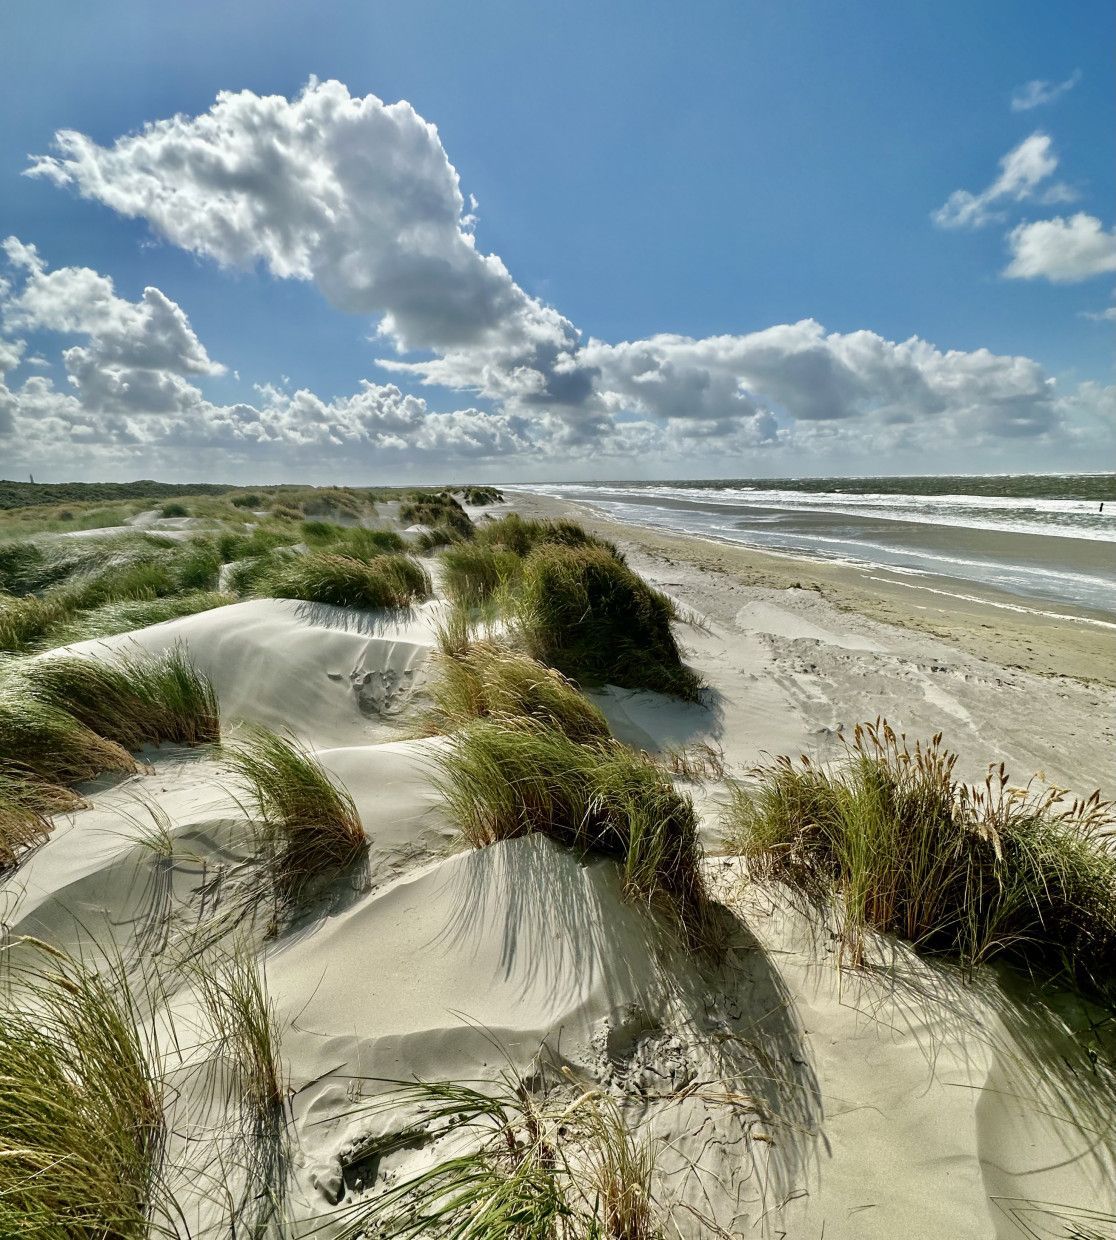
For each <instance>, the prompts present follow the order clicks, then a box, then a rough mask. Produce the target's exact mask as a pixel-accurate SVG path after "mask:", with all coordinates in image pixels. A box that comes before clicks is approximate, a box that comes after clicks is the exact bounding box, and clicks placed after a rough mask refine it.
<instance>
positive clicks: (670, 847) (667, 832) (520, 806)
mask: <svg viewBox="0 0 1116 1240" xmlns="http://www.w3.org/2000/svg"><path fill="white" fill-rule="evenodd" d="M437 761H438V768H439V776H438V778H439V787H440V789H441V791H442V794H443V796H444V797H445V800H446V803H447V805H448V806H449V809H450V812H451V814H452V815H453V817H454V819H455V820H456V822H457V824H458V826H459V827H460V828H461V831H462V833H463V835H464V836H465V838H466V840H467V841H468V842H469V843H470V844H472V845H473V846H474V847H476V848H481V847H484V846H486V845H488V844H493V843H496V842H497V841H499V840H507V839H514V838H516V837H518V836H522V835H530V834H533V833H535V832H541V833H542V834H544V835H549V836H550V837H551V838H552V839H555V840H557V841H558V843H560V844H564V845H567V846H568V847H571V848H576V849H578V850H580V851H583V852H598V853H603V854H605V855H606V856H610V857H614V858H616V859H617V860H618V861H619V863H620V867H621V870H622V873H623V876H624V888H625V892H626V894H627V896H628V898H629V899H631V900H633V901H636V902H638V903H640V904H644V905H656V906H659V907H663V908H665V909H667V910H668V911H670V912H671V913H673V914H674V915H675V916H676V917H677V918H678V919H679V921H680V922H681V924H682V926H683V928H684V930H685V931H686V933H687V936H688V937H689V938H690V939H691V941H694V942H696V941H699V940H700V939H701V938H702V937H703V936H704V933H705V927H706V914H707V912H708V907H709V902H708V897H707V895H706V888H705V881H704V877H703V875H702V869H701V862H702V848H701V844H700V842H699V841H698V836H697V820H696V817H695V815H694V807H693V805H692V803H691V802H690V800H689V798H688V797H684V796H682V795H680V794H679V793H678V792H677V791H676V790H675V788H674V785H673V784H672V783H671V782H670V780H669V779H668V778H667V777H666V776H665V775H664V773H663V772H662V771H661V770H660V768H659V767H657V766H656V765H655V764H654V763H653V762H651V761H650V760H649V759H648V758H647V757H646V756H645V755H642V754H637V753H635V752H634V751H633V750H631V749H628V748H627V747H626V746H624V745H621V744H620V743H619V742H617V741H601V742H598V743H597V744H593V745H581V744H578V743H577V742H576V741H574V740H571V739H570V738H569V737H568V736H566V735H565V733H564V732H562V731H560V730H559V729H558V728H554V727H546V726H540V725H539V724H537V723H534V722H532V721H531V720H529V719H523V718H520V719H514V718H501V719H498V720H482V721H479V722H477V723H473V724H470V725H468V726H466V727H464V728H462V729H461V730H460V731H458V732H457V733H455V734H454V736H453V738H452V743H451V745H450V746H449V747H448V748H447V749H446V750H445V751H444V752H443V753H441V754H440V755H439V757H438V759H437Z"/></svg>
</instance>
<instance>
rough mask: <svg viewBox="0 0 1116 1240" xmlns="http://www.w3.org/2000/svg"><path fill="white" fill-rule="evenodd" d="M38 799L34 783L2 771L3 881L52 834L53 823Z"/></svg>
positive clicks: (0, 849)
mask: <svg viewBox="0 0 1116 1240" xmlns="http://www.w3.org/2000/svg"><path fill="white" fill-rule="evenodd" d="M37 799H38V789H37V788H36V786H35V784H34V782H33V781H31V780H29V779H27V777H23V778H20V777H19V776H17V775H16V774H14V772H10V771H5V770H4V769H2V768H0V878H3V877H4V875H5V873H6V872H7V871H8V870H12V869H14V868H15V867H16V866H17V865H18V864H19V862H20V860H21V858H22V856H23V854H24V853H25V852H27V851H28V850H29V849H32V848H34V847H35V846H36V845H37V844H41V843H42V842H43V840H45V839H46V838H47V836H48V835H49V834H50V831H51V825H50V821H49V820H48V818H47V816H46V813H45V811H44V808H43V807H41V806H40V805H37V804H36V800H37Z"/></svg>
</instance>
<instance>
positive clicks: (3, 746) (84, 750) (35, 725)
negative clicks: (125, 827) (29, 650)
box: [0, 677, 137, 797]
mask: <svg viewBox="0 0 1116 1240" xmlns="http://www.w3.org/2000/svg"><path fill="white" fill-rule="evenodd" d="M0 769H2V770H4V771H5V772H10V773H12V774H14V775H15V776H16V777H17V778H22V777H29V778H30V779H31V780H32V781H35V782H36V784H37V786H39V787H43V785H47V786H50V785H61V786H62V788H67V787H72V786H73V785H74V784H80V783H83V782H84V781H85V780H89V779H95V778H96V777H97V776H98V775H102V774H104V773H105V772H108V771H127V772H132V771H135V770H136V769H137V767H136V762H135V759H134V758H133V757H132V755H131V754H130V753H128V751H127V750H126V749H123V748H122V747H121V746H120V745H118V744H117V743H116V742H115V741H111V740H107V739H106V738H105V737H103V736H98V735H97V733H96V732H94V731H92V730H91V729H90V728H87V727H86V726H85V725H84V724H83V723H79V722H78V720H77V719H75V718H74V717H73V716H72V715H71V714H69V713H68V712H67V711H64V710H59V709H58V708H57V707H55V706H50V705H47V704H46V703H45V702H40V701H37V700H36V699H35V698H34V697H32V696H31V695H30V694H29V693H28V692H27V691H26V690H24V689H22V688H21V687H20V686H19V685H18V683H16V682H15V680H14V678H12V677H5V678H4V679H3V681H0ZM44 794H45V789H44ZM53 795H55V796H58V797H61V796H64V794H63V793H59V792H54V793H53Z"/></svg>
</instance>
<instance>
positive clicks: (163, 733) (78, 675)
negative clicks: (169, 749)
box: [21, 646, 221, 750]
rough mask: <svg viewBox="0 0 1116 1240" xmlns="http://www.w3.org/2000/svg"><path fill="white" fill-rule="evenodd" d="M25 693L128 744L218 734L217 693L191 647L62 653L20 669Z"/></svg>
mask: <svg viewBox="0 0 1116 1240" xmlns="http://www.w3.org/2000/svg"><path fill="white" fill-rule="evenodd" d="M21 679H22V681H23V684H24V686H25V690H26V692H27V693H28V694H29V695H30V696H32V697H33V698H35V699H36V700H37V701H38V702H40V703H42V704H43V705H45V706H47V707H53V708H56V709H58V710H63V711H65V712H67V713H68V714H70V715H71V716H73V718H74V719H76V720H77V721H78V722H79V723H81V724H84V725H85V726H86V727H87V728H89V729H91V730H92V731H94V732H96V733H97V734H98V735H100V736H102V737H105V738H107V739H108V740H110V741H115V742H116V743H117V744H118V745H120V746H122V747H123V748H124V749H128V750H137V749H140V748H142V747H143V746H144V745H161V744H163V743H164V742H168V741H169V742H172V743H175V744H180V745H199V744H204V743H206V742H209V741H216V740H218V739H219V738H220V735H221V723H220V713H219V710H218V704H217V694H216V692H215V691H214V688H213V684H212V682H211V681H210V679H209V677H208V676H206V675H204V674H203V673H201V672H199V671H198V670H197V669H196V668H195V667H194V666H193V664H192V663H191V662H190V660H189V658H188V657H187V654H186V652H185V651H184V650H183V649H182V648H181V647H180V646H175V647H173V648H171V649H170V650H167V651H165V652H164V653H162V654H159V655H149V654H146V653H136V654H114V655H111V656H108V657H100V656H98V657H94V658H87V657H85V656H82V655H58V656H52V657H46V658H41V659H35V660H33V661H31V662H29V663H27V664H25V665H24V666H23V668H22V674H21Z"/></svg>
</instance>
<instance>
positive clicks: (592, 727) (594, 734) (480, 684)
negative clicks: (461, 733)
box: [426, 641, 610, 743]
mask: <svg viewBox="0 0 1116 1240" xmlns="http://www.w3.org/2000/svg"><path fill="white" fill-rule="evenodd" d="M430 696H431V700H432V707H431V710H430V711H429V713H428V714H427V716H426V726H427V728H428V730H429V731H431V732H434V733H445V732H453V731H455V730H456V729H457V728H459V727H461V726H463V725H464V724H466V723H469V722H471V721H472V720H474V719H484V718H501V717H504V718H527V719H533V720H534V721H535V722H537V723H540V724H545V725H547V726H549V727H553V728H557V729H558V730H559V731H561V732H563V733H564V734H565V735H566V736H568V737H569V738H570V739H571V740H573V741H578V742H582V743H584V742H593V741H599V740H604V739H606V738H607V737H608V736H609V735H610V733H609V727H608V721H607V720H606V719H605V717H604V715H603V714H601V712H600V710H598V708H597V707H596V706H594V705H593V703H592V702H590V701H589V699H588V698H586V697H585V695H584V694H582V693H580V692H579V691H578V689H577V687H576V686H575V685H573V684H572V683H571V682H570V681H569V680H567V679H566V677H565V676H563V675H562V674H561V672H557V671H555V670H554V669H553V668H550V667H547V666H546V665H545V664H543V663H539V662H538V660H536V659H532V658H531V657H530V656H529V655H525V654H519V653H517V652H515V651H513V650H509V649H508V648H507V647H506V646H501V645H499V644H498V643H496V642H491V641H476V642H472V643H469V644H467V645H465V646H464V648H463V649H462V650H461V651H460V652H459V653H457V654H444V653H443V654H441V655H439V656H438V659H437V672H436V675H435V678H434V680H433V683H432V684H431V687H430Z"/></svg>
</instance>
